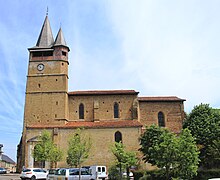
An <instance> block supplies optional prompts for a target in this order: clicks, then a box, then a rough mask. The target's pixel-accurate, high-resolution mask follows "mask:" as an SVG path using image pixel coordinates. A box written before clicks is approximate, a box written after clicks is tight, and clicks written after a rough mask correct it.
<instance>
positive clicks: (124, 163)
mask: <svg viewBox="0 0 220 180" xmlns="http://www.w3.org/2000/svg"><path fill="white" fill-rule="evenodd" d="M111 150H112V153H113V154H114V156H115V158H116V165H117V166H118V167H119V174H120V178H122V169H123V168H125V169H126V172H127V178H128V179H129V170H130V167H131V166H135V165H137V161H138V159H137V157H136V154H135V152H133V151H126V150H125V146H124V145H123V144H122V143H121V142H115V144H114V146H112V147H111Z"/></svg>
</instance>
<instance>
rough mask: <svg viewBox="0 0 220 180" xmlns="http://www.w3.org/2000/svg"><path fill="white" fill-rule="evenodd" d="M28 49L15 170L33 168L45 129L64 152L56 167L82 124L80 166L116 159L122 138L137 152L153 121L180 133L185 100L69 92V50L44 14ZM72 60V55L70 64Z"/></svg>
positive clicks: (62, 164) (124, 93)
mask: <svg viewBox="0 0 220 180" xmlns="http://www.w3.org/2000/svg"><path fill="white" fill-rule="evenodd" d="M28 50H29V65H28V75H27V84H26V97H25V107H24V124H23V132H22V137H21V141H20V144H19V145H18V154H17V157H18V159H17V161H18V162H17V163H18V171H20V170H21V168H22V167H23V166H25V167H35V166H37V164H36V163H35V161H34V158H33V157H32V152H33V149H34V146H35V144H36V142H37V141H38V137H39V136H40V135H41V133H42V131H43V130H47V131H49V132H51V136H52V138H53V141H54V143H55V144H57V146H58V147H60V148H61V149H62V150H63V153H64V158H63V161H62V162H58V167H67V164H66V155H67V149H68V140H69V138H70V137H71V135H73V134H74V133H75V132H76V130H77V129H78V128H83V133H85V134H86V135H87V136H89V137H90V139H91V142H92V147H91V150H90V155H89V157H88V159H87V160H86V161H85V163H84V164H85V165H106V166H110V165H111V164H112V163H113V162H114V156H113V154H112V153H111V151H110V148H109V147H110V146H111V145H112V144H114V142H115V141H117V142H119V141H122V143H123V144H124V145H125V146H126V148H127V150H132V151H136V152H138V148H139V140H138V139H139V137H140V135H141V133H142V132H143V131H144V130H145V127H146V126H150V125H152V124H157V125H159V126H161V127H166V128H168V129H169V130H171V131H173V132H175V133H179V132H180V130H181V128H182V122H183V119H184V101H185V100H184V99H181V98H178V97H176V96H158V97H149V96H147V97H140V96H138V94H139V92H137V91H135V90H93V91H71V92H69V91H68V79H69V78H68V65H69V59H68V56H69V52H70V49H69V47H68V45H67V44H66V41H65V38H64V35H63V32H62V29H61V28H60V29H59V31H58V33H57V36H56V38H55V40H54V37H53V34H52V30H51V27H50V23H49V19H48V16H46V18H45V20H44V23H43V26H42V29H41V32H40V35H39V37H38V40H37V43H36V46H34V47H32V48H29V49H28ZM72 61H74V59H71V61H70V63H71V62H72ZM119 88H120V87H119ZM46 166H48V164H47V163H46ZM45 168H49V167H45Z"/></svg>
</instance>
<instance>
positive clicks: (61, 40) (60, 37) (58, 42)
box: [54, 28, 67, 46]
mask: <svg viewBox="0 0 220 180" xmlns="http://www.w3.org/2000/svg"><path fill="white" fill-rule="evenodd" d="M59 45H63V46H67V45H66V41H65V38H64V35H63V31H62V29H61V28H60V29H59V31H58V33H57V37H56V40H55V43H54V46H59Z"/></svg>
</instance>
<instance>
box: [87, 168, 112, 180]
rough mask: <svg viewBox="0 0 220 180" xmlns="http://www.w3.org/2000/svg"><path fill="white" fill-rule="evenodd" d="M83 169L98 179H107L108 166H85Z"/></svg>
mask: <svg viewBox="0 0 220 180" xmlns="http://www.w3.org/2000/svg"><path fill="white" fill-rule="evenodd" d="M83 168H86V169H88V170H89V172H90V174H92V175H93V177H94V176H95V177H96V179H102V180H105V179H107V177H108V175H107V169H106V166H84V167H83Z"/></svg>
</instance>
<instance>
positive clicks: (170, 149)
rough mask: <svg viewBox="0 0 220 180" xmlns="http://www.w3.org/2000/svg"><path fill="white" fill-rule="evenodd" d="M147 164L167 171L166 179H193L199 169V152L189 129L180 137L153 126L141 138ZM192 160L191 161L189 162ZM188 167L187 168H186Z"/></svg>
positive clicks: (141, 149) (142, 150)
mask: <svg viewBox="0 0 220 180" xmlns="http://www.w3.org/2000/svg"><path fill="white" fill-rule="evenodd" d="M140 145H141V148H140V151H141V152H142V153H143V155H144V160H145V162H149V163H151V164H152V165H156V166H157V167H159V168H162V169H164V170H165V178H166V179H169V178H171V176H173V177H178V178H186V179H187V178H191V177H192V176H193V175H195V174H196V172H197V168H198V161H199V159H198V150H197V147H196V144H195V142H194V139H193V137H192V135H191V134H190V131H189V130H188V129H186V130H184V131H183V132H181V134H180V136H179V137H178V136H176V135H175V134H173V133H171V132H169V131H168V130H167V129H165V128H160V127H158V126H156V125H152V126H150V127H147V128H146V131H145V132H144V134H142V135H141V137H140ZM188 158H191V160H188V161H187V159H188ZM185 166H187V167H185Z"/></svg>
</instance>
